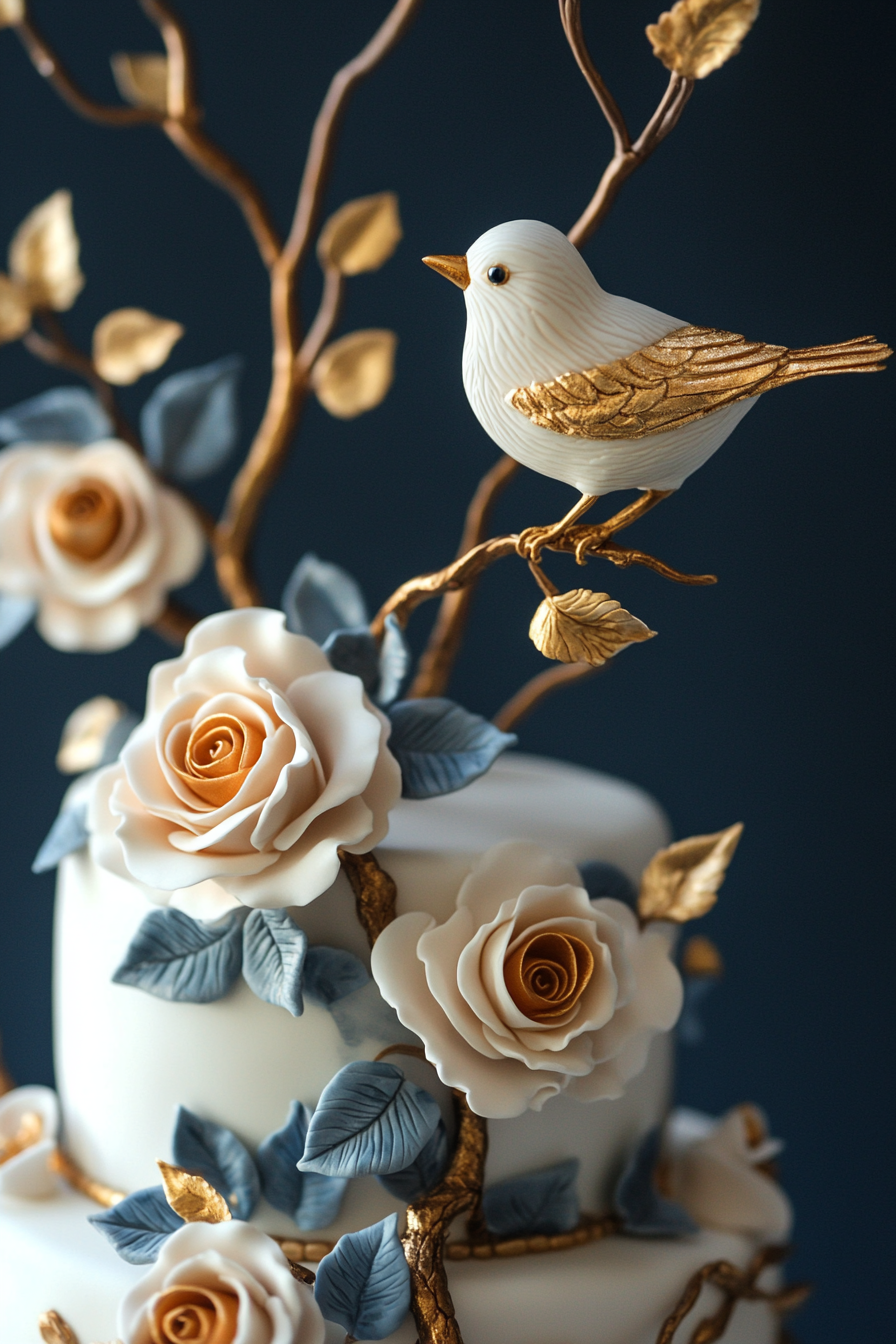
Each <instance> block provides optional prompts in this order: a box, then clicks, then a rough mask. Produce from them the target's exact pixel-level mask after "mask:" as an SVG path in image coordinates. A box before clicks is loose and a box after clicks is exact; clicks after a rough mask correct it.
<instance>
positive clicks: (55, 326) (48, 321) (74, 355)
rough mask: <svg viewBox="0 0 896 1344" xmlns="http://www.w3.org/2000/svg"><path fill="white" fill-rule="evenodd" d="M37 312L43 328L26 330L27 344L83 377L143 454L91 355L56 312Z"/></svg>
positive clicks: (121, 431) (119, 433) (127, 439)
mask: <svg viewBox="0 0 896 1344" xmlns="http://www.w3.org/2000/svg"><path fill="white" fill-rule="evenodd" d="M35 316H36V317H37V319H38V321H39V323H40V325H41V327H42V328H43V330H42V331H40V330H37V329H35V328H32V329H31V331H28V332H26V333H25V335H24V336H23V337H22V344H23V345H24V346H25V348H26V349H27V350H28V351H29V352H30V353H31V354H32V355H34V356H35V357H36V358H37V359H40V360H43V362H44V363H45V364H53V365H55V367H56V368H62V369H70V370H71V371H72V373H76V374H78V376H79V377H80V378H83V379H84V381H85V382H86V383H88V384H89V386H90V388H91V390H92V391H93V393H94V396H95V397H96V399H97V401H99V403H100V405H101V406H102V408H103V410H104V411H105V412H106V414H107V415H108V417H109V419H110V420H111V421H112V424H113V426H114V428H115V433H116V435H117V437H118V438H119V439H122V440H123V441H124V442H125V443H127V444H129V445H130V446H131V447H132V448H133V449H134V451H135V452H137V453H140V454H141V455H142V453H143V445H142V444H141V442H140V439H139V437H138V436H137V434H136V432H135V431H134V429H133V428H132V427H131V425H130V424H129V422H128V420H127V419H126V418H125V416H124V414H123V412H122V410H121V407H120V406H119V405H118V399H117V398H116V396H115V393H114V392H113V390H112V388H111V387H110V386H109V384H108V383H107V382H106V380H105V378H102V377H101V376H100V374H99V373H98V372H97V370H96V366H95V365H94V362H93V360H92V359H91V358H90V356H89V355H87V354H85V353H84V351H83V350H79V349H78V347H77V346H76V345H75V343H74V341H72V339H71V337H70V336H69V335H68V332H67V331H66V330H65V328H64V327H63V325H62V323H61V321H60V320H59V318H58V317H57V316H56V314H55V313H53V312H51V311H50V310H49V309H40V310H39V311H38V312H37V313H36V314H35Z"/></svg>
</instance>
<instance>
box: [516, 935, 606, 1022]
mask: <svg viewBox="0 0 896 1344" xmlns="http://www.w3.org/2000/svg"><path fill="white" fill-rule="evenodd" d="M593 971H594V956H593V955H592V952H591V949H590V948H589V947H588V946H587V945H586V944H585V943H583V942H582V940H581V938H576V937H574V936H573V935H572V934H570V933H536V934H533V936H532V937H531V938H530V939H529V941H528V942H527V943H521V944H520V946H519V947H518V948H517V949H516V951H515V952H512V953H511V954H510V956H509V957H508V958H507V960H506V961H505V962H504V983H505V984H506V986H507V991H508V993H509V994H510V997H511V998H512V999H513V1001H514V1003H515V1004H516V1006H517V1008H519V1010H520V1012H521V1013H525V1014H526V1017H531V1018H532V1020H533V1021H535V1022H550V1021H551V1019H552V1018H555V1017H562V1016H563V1014H564V1013H568V1012H569V1010H570V1008H572V1007H573V1006H574V1005H575V1004H576V1003H577V1002H578V1000H579V999H580V998H581V997H582V994H583V993H584V992H585V987H586V986H587V984H588V981H589V980H590V979H591V976H592V973H593Z"/></svg>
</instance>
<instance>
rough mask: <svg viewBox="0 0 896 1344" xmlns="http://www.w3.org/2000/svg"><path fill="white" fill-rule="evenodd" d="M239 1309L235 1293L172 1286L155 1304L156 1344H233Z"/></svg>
mask: <svg viewBox="0 0 896 1344" xmlns="http://www.w3.org/2000/svg"><path fill="white" fill-rule="evenodd" d="M239 1309H240V1304H239V1299H238V1298H237V1297H236V1295H235V1294H234V1293H228V1292H220V1291H217V1290H213V1289H209V1288H201V1287H198V1286H196V1287H194V1286H192V1285H189V1284H185V1285H184V1286H183V1287H182V1288H169V1289H168V1291H167V1292H163V1293H159V1294H158V1296H157V1297H156V1299H155V1301H154V1302H153V1303H152V1304H151V1313H152V1314H151V1317H150V1321H149V1333H150V1338H151V1339H152V1344H231V1341H232V1340H233V1338H234V1336H235V1334H236V1328H237V1317H238V1315H239Z"/></svg>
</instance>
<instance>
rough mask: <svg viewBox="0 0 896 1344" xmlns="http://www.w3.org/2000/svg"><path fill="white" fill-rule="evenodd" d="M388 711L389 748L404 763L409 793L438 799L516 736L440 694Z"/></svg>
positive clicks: (402, 702) (479, 769)
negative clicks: (390, 727) (390, 731)
mask: <svg viewBox="0 0 896 1344" xmlns="http://www.w3.org/2000/svg"><path fill="white" fill-rule="evenodd" d="M387 712H388V716H389V720H390V722H391V724H392V734H391V736H390V738H389V750H390V751H391V752H392V755H393V756H394V757H395V759H396V760H397V761H398V764H399V765H400V766H401V786H402V787H401V791H402V796H403V797H405V798H436V797H438V796H439V795H440V794H443V793H453V792H454V791H455V789H462V788H463V787H464V785H465V784H470V783H471V782H472V781H473V780H474V779H478V777H479V776H480V775H484V774H485V772H486V770H488V768H489V766H490V765H491V764H492V762H493V761H494V760H495V758H496V757H498V756H500V754H501V752H502V751H506V750H507V748H508V747H512V746H515V745H516V741H517V739H516V737H515V736H514V734H513V733H502V732H501V731H500V729H498V728H496V727H495V726H494V724H492V723H489V722H488V721H487V720H486V719H483V718H481V717H480V715H478V714H471V713H470V711H469V710H467V709H463V708H462V707H461V706H460V705H456V704H455V703H454V701H453V700H446V699H444V698H443V697H441V696H432V697H431V698H428V699H425V700H399V701H398V703H397V704H394V705H392V706H390V708H389V710H388V711H387Z"/></svg>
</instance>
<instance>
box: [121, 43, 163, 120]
mask: <svg viewBox="0 0 896 1344" xmlns="http://www.w3.org/2000/svg"><path fill="white" fill-rule="evenodd" d="M112 74H113V75H114V76H115V83H116V85H117V86H118V92H119V93H120V94H121V96H122V98H123V99H124V100H125V102H126V103H130V104H131V105H132V106H133V107H151V108H152V109H153V111H154V112H167V111H168V57H167V56H165V55H163V54H162V53H161V52H157V51H149V52H141V53H139V54H131V53H128V52H124V51H119V52H117V53H116V54H115V55H114V56H113V57H112Z"/></svg>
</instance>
